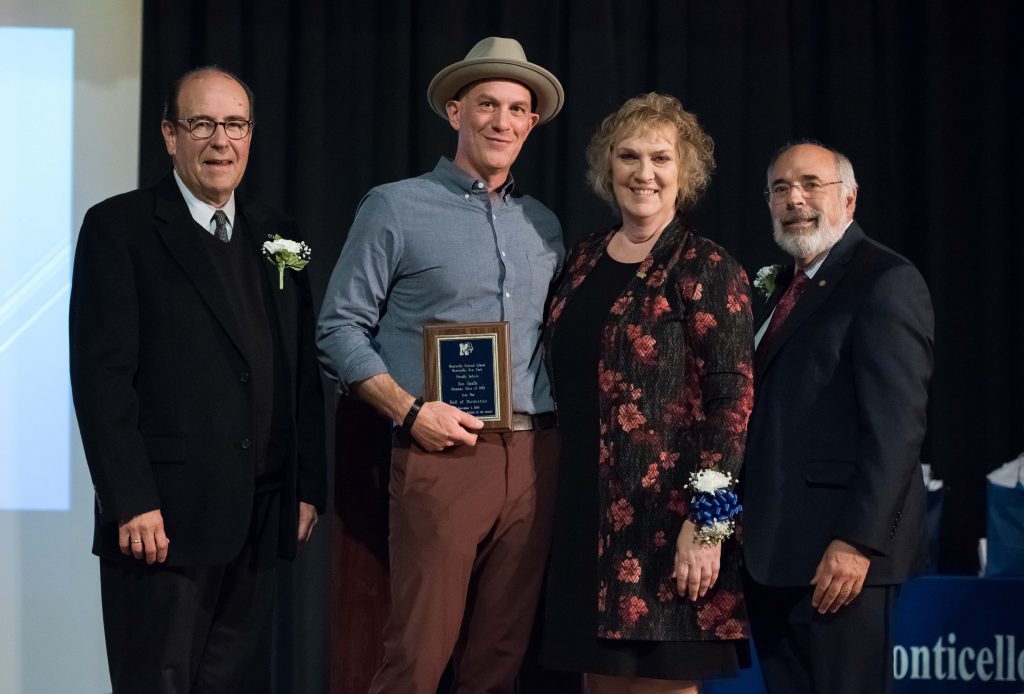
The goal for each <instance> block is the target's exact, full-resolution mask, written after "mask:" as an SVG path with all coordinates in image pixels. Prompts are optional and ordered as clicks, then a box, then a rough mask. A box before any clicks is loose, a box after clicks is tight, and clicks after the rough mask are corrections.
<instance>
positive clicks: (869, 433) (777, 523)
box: [743, 222, 933, 586]
mask: <svg viewBox="0 0 1024 694" xmlns="http://www.w3.org/2000/svg"><path fill="white" fill-rule="evenodd" d="M791 277H792V269H788V270H786V271H785V274H784V275H783V276H780V278H779V279H780V281H779V282H778V288H777V290H776V293H775V297H773V298H774V300H777V299H778V297H780V296H781V294H782V292H784V291H785V289H786V286H788V281H789V279H790V278H791ZM932 335H933V316H932V306H931V299H930V297H929V294H928V288H927V287H926V286H925V283H924V280H923V278H922V277H921V275H920V273H919V272H918V271H917V269H916V268H914V266H913V265H912V264H911V263H910V262H909V261H908V260H906V259H905V258H903V257H901V256H899V255H897V254H896V253H894V252H893V251H891V250H889V249H888V248H886V247H884V246H882V245H881V244H879V243H876V242H875V241H872V240H871V239H869V238H868V237H866V236H865V235H864V232H863V231H862V230H861V228H860V226H859V225H858V224H857V223H856V222H854V223H852V224H851V225H850V226H849V227H848V228H847V230H846V233H845V234H844V235H843V238H842V240H840V242H839V243H838V244H836V246H835V247H833V249H832V251H831V252H830V253H829V255H828V257H827V259H826V260H825V262H824V264H823V265H822V266H821V268H820V269H819V271H818V272H817V273H816V274H815V275H814V278H813V279H812V280H811V283H810V285H809V286H808V288H807V290H806V292H805V293H804V294H803V296H801V298H800V300H799V301H798V302H797V304H796V306H795V307H794V308H793V311H792V313H791V314H790V316H789V318H788V320H787V321H786V323H785V324H784V325H783V328H782V332H781V333H780V334H779V336H778V337H777V339H775V340H774V341H773V342H772V344H771V346H768V345H766V346H765V347H766V348H767V351H766V352H765V353H764V354H760V355H759V358H758V360H757V361H758V362H759V363H760V365H761V366H760V369H759V370H758V372H757V373H756V374H755V378H754V410H753V413H752V415H751V418H750V426H749V429H748V441H747V450H746V458H745V463H744V467H743V493H744V497H743V502H744V514H743V523H744V528H743V532H744V557H745V560H746V564H747V569H748V571H749V572H750V574H751V576H753V578H754V579H755V580H757V581H758V582H760V583H763V584H765V585H773V586H807V585H808V584H809V582H810V580H811V578H812V577H813V576H814V571H815V567H816V566H817V564H818V562H819V561H820V559H821V556H822V554H823V552H824V551H825V548H826V547H827V546H828V544H829V542H831V541H832V540H833V539H840V540H844V541H846V542H850V543H853V544H855V545H858V546H860V547H861V548H863V549H866V550H867V551H868V552H869V554H870V555H871V567H870V569H869V571H868V575H867V583H868V584H870V585H882V584H892V583H900V582H902V581H904V580H906V579H907V578H908V577H909V576H910V575H911V574H912V573H913V572H914V571H916V570H917V569H918V568H919V567H920V565H921V562H922V557H923V551H924V532H925V525H924V507H925V504H924V495H925V490H924V484H923V481H922V478H921V471H920V465H918V455H919V452H920V449H921V443H922V440H923V438H924V433H925V410H926V406H927V400H928V382H929V380H930V378H931V372H932Z"/></svg>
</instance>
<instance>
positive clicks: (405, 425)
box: [402, 398, 423, 434]
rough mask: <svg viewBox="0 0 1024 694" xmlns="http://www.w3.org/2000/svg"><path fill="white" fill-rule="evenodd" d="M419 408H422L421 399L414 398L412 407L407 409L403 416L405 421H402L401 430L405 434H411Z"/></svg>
mask: <svg viewBox="0 0 1024 694" xmlns="http://www.w3.org/2000/svg"><path fill="white" fill-rule="evenodd" d="M421 407H423V398H416V399H415V400H413V403H412V407H410V408H409V412H408V414H406V415H405V419H404V420H402V429H403V430H404V431H405V432H406V433H407V434H411V433H412V424H413V422H415V421H416V417H417V415H419V413H420V408H421Z"/></svg>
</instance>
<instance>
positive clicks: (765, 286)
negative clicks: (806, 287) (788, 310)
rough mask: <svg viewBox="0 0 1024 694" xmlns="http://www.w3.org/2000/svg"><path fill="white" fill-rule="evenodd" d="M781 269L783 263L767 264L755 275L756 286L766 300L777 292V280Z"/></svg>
mask: <svg viewBox="0 0 1024 694" xmlns="http://www.w3.org/2000/svg"><path fill="white" fill-rule="evenodd" d="M781 269H782V266H781V265H765V266H764V267H763V268H761V269H760V270H758V271H757V274H756V275H754V287H755V288H756V289H757V290H758V291H760V292H761V294H762V295H763V296H764V300H765V301H768V299H770V298H772V294H774V293H775V281H776V279H777V278H778V276H779V270H781Z"/></svg>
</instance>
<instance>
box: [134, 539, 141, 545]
mask: <svg viewBox="0 0 1024 694" xmlns="http://www.w3.org/2000/svg"><path fill="white" fill-rule="evenodd" d="M132 544H133V545H141V544H142V540H132Z"/></svg>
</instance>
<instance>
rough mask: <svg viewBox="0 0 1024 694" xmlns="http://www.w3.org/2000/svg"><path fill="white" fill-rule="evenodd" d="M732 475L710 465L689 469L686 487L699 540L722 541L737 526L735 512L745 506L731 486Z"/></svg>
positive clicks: (718, 542)
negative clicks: (688, 479) (698, 468)
mask: <svg viewBox="0 0 1024 694" xmlns="http://www.w3.org/2000/svg"><path fill="white" fill-rule="evenodd" d="M732 481H733V480H732V475H730V474H729V473H727V472H719V471H718V470H712V469H710V468H708V469H704V470H698V471H697V472H691V473H690V483H689V484H688V485H686V488H687V489H689V490H690V491H691V492H693V496H692V497H691V498H690V514H689V518H690V521H691V522H692V523H693V524H694V525H696V526H697V537H696V539H697V541H699V542H703V543H705V544H709V545H717V544H720V543H721V542H722V541H723V540H725V539H726V538H728V537H730V536H731V535H732V534H733V531H734V530H735V529H736V520H735V519H736V516H738V515H739V514H740V512H741V511H742V510H743V506H742V505H741V504H740V500H739V497H737V496H736V493H735V492H733V491H732V489H730V487H731V486H732Z"/></svg>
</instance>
